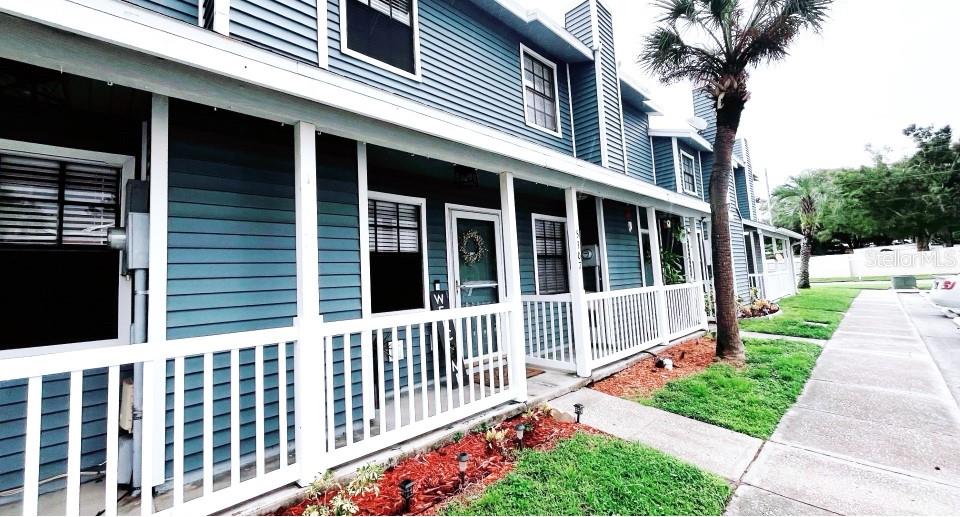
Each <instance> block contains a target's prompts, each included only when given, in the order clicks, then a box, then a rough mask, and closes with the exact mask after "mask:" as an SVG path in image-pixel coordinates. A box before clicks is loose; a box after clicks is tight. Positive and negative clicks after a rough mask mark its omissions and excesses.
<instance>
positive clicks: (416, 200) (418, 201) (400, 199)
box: [362, 190, 430, 318]
mask: <svg viewBox="0 0 960 517" xmlns="http://www.w3.org/2000/svg"><path fill="white" fill-rule="evenodd" d="M370 201H386V202H388V203H403V204H406V205H415V206H419V207H420V245H421V246H422V248H421V249H422V250H423V253H422V255H423V266H422V271H423V274H422V277H423V279H422V281H423V306H422V307H418V308H414V309H403V310H399V311H390V312H373V311H371V312H370V316H371V317H374V318H379V317H383V316H396V315H398V314H411V313H415V312H420V311H424V310H429V309H430V272H429V271H428V270H427V268H428V267H429V264H430V262H429V260H428V259H427V249H428V248H429V246H428V242H427V200H426V198H422V197H412V196H401V195H399V194H390V193H387V192H377V191H374V190H369V191H367V207H366V210H367V212H368V213H369V212H370V203H369V202H370ZM369 227H370V221H369V220H368V221H367V228H368V231H367V239H368V241H369V238H370V235H369ZM368 253H369V248H368ZM370 280H371V279H370V278H364V279H362V281H363V282H370Z"/></svg>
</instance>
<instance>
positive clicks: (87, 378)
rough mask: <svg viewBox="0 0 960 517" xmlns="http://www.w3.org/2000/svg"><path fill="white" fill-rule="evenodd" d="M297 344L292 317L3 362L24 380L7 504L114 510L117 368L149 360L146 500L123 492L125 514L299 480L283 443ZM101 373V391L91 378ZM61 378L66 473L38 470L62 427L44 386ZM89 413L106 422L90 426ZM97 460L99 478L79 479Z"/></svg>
mask: <svg viewBox="0 0 960 517" xmlns="http://www.w3.org/2000/svg"><path fill="white" fill-rule="evenodd" d="M295 349H296V329H295V328H293V327H290V328H283V329H271V330H262V331H254V332H244V333H237V334H223V335H216V336H209V337H200V338H190V339H179V340H172V341H167V342H165V343H144V344H138V345H129V346H117V347H108V348H101V349H92V350H81V351H72V352H63V353H56V354H49V355H44V356H41V357H25V358H18V359H7V360H4V362H3V363H4V364H3V366H4V368H3V371H2V372H0V383H2V384H4V385H6V386H8V387H9V386H12V385H16V384H17V383H20V384H21V385H22V384H25V385H26V391H25V397H24V401H23V402H24V406H25V408H26V410H25V415H26V419H25V426H24V436H25V440H24V442H23V444H24V445H23V452H24V454H23V473H24V478H23V490H22V495H21V498H20V501H19V508H15V506H16V505H17V502H12V503H11V502H7V505H8V506H6V508H4V510H8V509H11V510H14V511H15V513H20V514H23V515H36V514H38V513H39V514H41V515H46V514H65V515H94V514H97V513H98V512H101V511H102V514H103V515H116V514H117V513H118V500H117V497H118V492H119V490H118V487H119V483H118V466H119V464H120V463H121V461H120V459H119V457H118V456H119V441H120V436H121V433H123V431H120V428H119V422H118V420H119V415H120V408H119V405H120V401H121V396H120V390H121V377H129V376H130V372H131V371H132V369H133V367H134V366H136V365H142V366H143V370H144V382H143V387H144V391H143V400H144V406H143V420H142V428H143V447H142V464H141V466H140V475H141V480H142V485H143V487H144V489H143V490H142V491H141V495H140V498H139V500H136V499H129V498H128V499H125V500H123V502H122V506H123V507H122V508H121V510H122V512H121V513H139V514H140V515H149V514H157V513H158V514H166V513H174V512H175V513H177V514H209V513H212V512H215V511H218V510H221V509H223V508H225V507H228V506H231V505H233V504H236V503H239V502H242V501H244V500H246V499H248V498H249V497H250V496H251V494H261V493H266V492H267V491H270V490H273V489H275V488H278V487H280V486H283V485H285V484H288V483H290V482H292V481H295V480H296V479H298V476H299V474H300V473H299V469H298V467H297V465H296V464H295V460H294V458H293V456H292V454H291V452H292V446H291V445H292V444H291V443H290V442H289V441H288V423H290V420H288V418H290V417H292V416H293V415H292V413H291V411H288V410H292V408H291V407H289V406H288V404H287V398H288V397H289V395H290V390H288V388H287V386H288V382H287V372H288V361H289V357H288V356H289V355H290V354H291V353H293V354H296V353H297V352H296V350H295ZM267 356H269V357H270V358H269V360H267V359H265V357H267ZM294 356H295V355H294ZM103 377H105V379H103ZM97 378H100V381H98V382H102V386H103V388H102V389H98V388H95V387H94V386H92V385H91V384H90V383H92V382H94V380H95V379H97ZM64 384H66V387H67V389H66V394H65V396H66V397H67V398H68V403H67V407H68V415H69V416H68V417H67V430H66V437H65V442H66V443H65V451H66V463H65V467H62V468H60V469H58V470H59V472H54V473H51V472H50V471H49V470H48V469H45V474H44V476H43V478H41V476H40V474H39V473H40V472H41V465H42V462H50V461H51V459H50V458H44V457H43V455H44V454H45V453H49V452H50V451H49V450H47V451H42V448H41V447H42V443H43V441H44V440H42V438H53V435H52V434H51V433H53V434H56V433H58V432H59V430H57V431H52V430H50V429H49V428H48V425H47V423H46V422H43V421H42V420H45V419H43V418H42V416H43V414H44V412H46V411H48V408H47V407H45V406H46V405H47V404H50V403H51V399H50V393H48V391H50V390H56V391H59V390H60V389H62V388H60V387H59V386H62V385H64ZM85 388H86V389H85ZM103 401H105V410H102V412H101V414H100V415H99V416H98V417H95V416H94V415H92V414H91V413H93V412H95V411H96V410H95V409H91V408H93V407H96V406H97V403H98V402H99V403H103ZM267 412H269V413H270V415H269V416H267V415H266V413H267ZM91 418H94V419H95V420H96V421H97V422H103V423H102V424H97V423H93V424H90V420H89V419H91ZM99 418H102V420H99ZM223 420H226V421H227V422H229V427H228V429H227V431H226V432H225V433H219V432H217V430H216V429H215V421H223ZM268 423H269V425H268ZM91 425H92V427H91ZM101 426H102V427H101ZM93 428H97V429H98V430H97V431H93ZM241 428H243V429H242V431H243V432H242V433H241ZM164 435H167V436H170V437H172V443H171V442H170V440H169V439H168V440H165V437H164ZM268 442H269V443H268ZM165 443H168V444H171V446H170V447H167V448H166V449H165V448H164V444H165ZM43 448H44V449H47V447H46V446H45V445H43ZM164 449H165V450H164ZM218 449H219V451H218ZM89 450H94V451H96V450H102V451H104V452H103V461H102V463H100V464H99V465H97V466H95V467H91V465H89V464H84V463H89V462H90V461H91V460H90V459H89V458H88V457H85V455H87V454H88V451H89ZM216 454H219V456H220V458H219V459H217V458H216V457H215V455H216ZM188 459H189V461H190V464H189V465H187V464H186V461H187V460H188ZM47 467H48V468H49V465H47ZM134 468H136V467H134ZM91 469H95V470H96V471H98V472H100V473H101V474H100V475H102V479H103V482H102V483H82V484H81V480H82V479H81V477H87V478H89V477H90V474H89V471H90V470H91ZM165 471H166V472H169V474H163V473H164V472H165ZM61 479H65V483H62V482H61V483H59V485H58V483H57V481H58V480H61ZM138 506H139V508H137V507H138ZM17 511H18V512H17Z"/></svg>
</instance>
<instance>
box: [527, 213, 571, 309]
mask: <svg viewBox="0 0 960 517" xmlns="http://www.w3.org/2000/svg"><path fill="white" fill-rule="evenodd" d="M533 227H534V231H535V233H536V235H535V241H536V243H535V245H534V247H535V252H536V255H537V294H560V293H566V292H568V291H569V287H568V283H567V247H566V238H567V236H566V232H567V229H566V225H565V224H564V222H563V221H556V220H549V219H539V218H534V220H533Z"/></svg>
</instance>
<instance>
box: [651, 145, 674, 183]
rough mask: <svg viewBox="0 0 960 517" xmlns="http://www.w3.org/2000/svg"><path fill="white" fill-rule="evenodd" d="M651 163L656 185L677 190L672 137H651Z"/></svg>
mask: <svg viewBox="0 0 960 517" xmlns="http://www.w3.org/2000/svg"><path fill="white" fill-rule="evenodd" d="M653 163H654V166H655V172H656V178H657V185H658V186H660V187H663V188H665V189H667V190H673V191H676V190H677V173H676V170H675V169H674V165H675V164H674V157H673V139H672V138H667V137H653Z"/></svg>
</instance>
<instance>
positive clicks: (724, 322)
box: [710, 103, 746, 361]
mask: <svg viewBox="0 0 960 517" xmlns="http://www.w3.org/2000/svg"><path fill="white" fill-rule="evenodd" d="M731 104H733V103H731ZM742 111H743V104H742V103H737V105H736V106H733V105H729V106H724V107H723V108H721V109H719V110H717V137H716V141H715V142H714V145H713V152H714V162H713V172H712V173H711V175H710V211H711V212H712V216H711V218H710V233H711V234H712V236H713V239H712V242H713V249H712V250H711V251H712V254H713V267H714V276H713V285H714V290H715V291H716V297H717V357H718V358H720V359H732V360H739V361H742V360H744V359H745V357H746V356H745V354H744V351H743V341H742V340H741V339H740V327H739V326H738V324H737V313H738V310H737V298H736V296H737V295H736V287H735V286H736V284H735V280H734V276H733V256H732V255H731V248H730V181H731V180H732V178H731V176H732V175H733V169H731V161H732V157H733V143H734V140H735V139H736V138H737V128H738V127H739V125H740V113H741V112H742Z"/></svg>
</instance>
